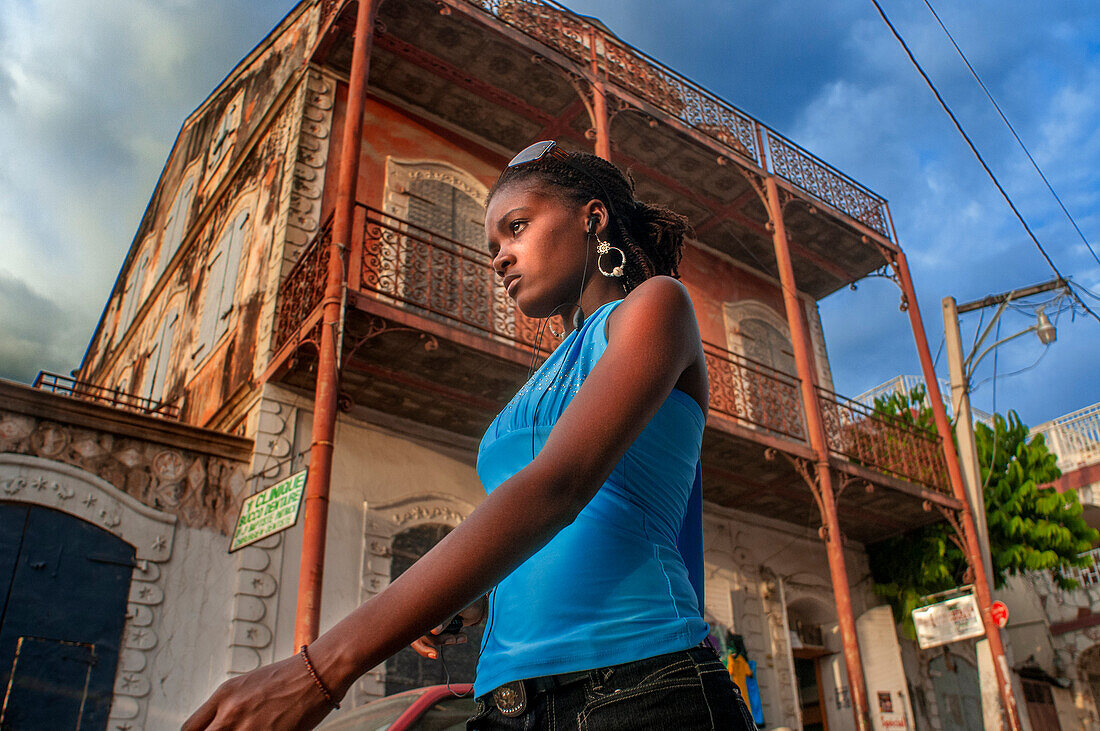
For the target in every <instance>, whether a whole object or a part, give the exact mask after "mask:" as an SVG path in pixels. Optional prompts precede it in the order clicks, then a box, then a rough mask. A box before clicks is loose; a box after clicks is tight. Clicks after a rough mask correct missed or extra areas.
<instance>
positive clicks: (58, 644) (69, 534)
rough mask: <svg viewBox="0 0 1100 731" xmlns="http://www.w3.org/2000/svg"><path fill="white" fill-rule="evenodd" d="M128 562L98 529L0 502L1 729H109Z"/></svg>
mask: <svg viewBox="0 0 1100 731" xmlns="http://www.w3.org/2000/svg"><path fill="white" fill-rule="evenodd" d="M133 566H134V549H133V547H132V546H130V545H129V544H127V543H125V542H124V541H122V540H120V539H119V538H117V537H115V536H113V535H111V534H110V533H108V532H107V531H105V530H102V529H100V528H98V527H96V526H94V525H92V524H90V523H86V522H84V521H82V520H80V519H78V518H74V517H72V516H70V515H67V514H65V513H61V512H58V511H56V510H50V509H48V508H43V507H39V506H36V505H26V504H20V503H0V688H6V689H7V692H6V693H5V695H4V699H3V706H2V707H0V728H3V729H9V728H11V729H47V728H48V729H59V730H60V729H81V730H84V729H103V728H106V727H107V716H108V714H109V712H110V709H111V696H112V689H113V685H114V677H115V669H116V667H117V665H118V652H119V645H120V643H121V639H122V629H123V624H124V623H125V621H126V601H127V596H128V594H129V591H130V575H131V573H132V571H133Z"/></svg>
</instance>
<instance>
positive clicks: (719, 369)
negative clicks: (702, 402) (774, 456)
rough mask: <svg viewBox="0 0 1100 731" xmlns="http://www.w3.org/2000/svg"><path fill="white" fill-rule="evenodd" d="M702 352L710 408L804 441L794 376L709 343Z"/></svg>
mask: <svg viewBox="0 0 1100 731" xmlns="http://www.w3.org/2000/svg"><path fill="white" fill-rule="evenodd" d="M705 355H706V359H707V373H708V375H709V376H710V408H711V409H712V410H713V411H715V412H718V413H721V414H723V415H725V416H729V417H732V418H733V419H735V420H736V421H740V422H744V423H746V424H748V425H751V426H754V427H757V428H760V429H764V430H766V431H769V432H772V433H774V434H778V435H780V436H784V437H790V438H791V439H797V440H799V441H805V439H806V429H805V426H804V424H803V421H802V399H801V397H800V396H799V385H798V383H799V382H798V379H797V378H795V377H793V376H789V375H787V374H786V373H782V372H781V371H777V370H775V369H774V368H769V367H768V366H766V365H764V364H763V363H758V362H756V361H754V360H751V359H749V358H746V357H744V356H742V355H738V354H737V353H734V352H732V351H729V350H726V349H725V348H722V347H719V346H717V345H713V344H711V343H706V344H705Z"/></svg>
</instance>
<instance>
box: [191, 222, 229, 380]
mask: <svg viewBox="0 0 1100 731" xmlns="http://www.w3.org/2000/svg"><path fill="white" fill-rule="evenodd" d="M227 258H228V254H227V253H226V251H225V241H224V239H223V240H222V241H221V242H219V244H218V246H217V248H215V249H214V254H213V257H212V258H211V259H210V263H209V264H207V265H206V285H205V290H206V291H205V292H204V294H203V303H202V323H201V324H200V325H199V337H198V340H197V341H196V343H195V355H196V357H197V358H199V359H202V358H205V357H206V356H207V355H208V354H209V353H210V351H211V350H212V349H213V347H214V332H215V328H216V327H217V324H218V317H219V314H220V313H219V307H220V305H221V296H222V285H224V284H225V260H226V259H227Z"/></svg>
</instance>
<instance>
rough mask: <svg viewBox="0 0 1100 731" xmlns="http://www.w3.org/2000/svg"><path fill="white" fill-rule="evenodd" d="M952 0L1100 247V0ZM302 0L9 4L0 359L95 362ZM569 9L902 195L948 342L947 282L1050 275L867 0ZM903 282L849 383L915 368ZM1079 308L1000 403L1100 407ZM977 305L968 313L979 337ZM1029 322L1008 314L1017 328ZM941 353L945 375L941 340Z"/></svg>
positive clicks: (849, 341) (840, 342) (1006, 170)
mask: <svg viewBox="0 0 1100 731" xmlns="http://www.w3.org/2000/svg"><path fill="white" fill-rule="evenodd" d="M386 1H387V2H398V1H399V0H386ZM933 4H934V6H935V7H936V10H937V11H938V12H939V13H940V16H941V18H942V19H943V20H944V22H945V23H946V25H947V27H948V28H949V29H950V30H951V31H952V33H953V34H954V35H955V38H956V40H957V41H958V42H959V44H960V46H961V47H962V49H963V50H964V51H965V52H966V53H967V55H968V56H969V58H970V61H971V63H972V64H973V65H974V67H975V68H976V69H977V71H978V73H979V74H981V75H982V77H983V79H984V81H985V82H986V84H987V86H988V87H989V88H990V90H991V91H992V93H993V95H994V96H995V97H996V98H997V100H998V102H999V103H1000V104H1001V106H1002V108H1003V109H1004V110H1005V112H1006V114H1007V115H1008V117H1009V119H1010V120H1011V121H1012V123H1013V124H1014V125H1015V127H1016V130H1017V132H1018V133H1019V134H1020V136H1021V138H1022V139H1023V140H1024V142H1025V144H1027V145H1028V147H1029V149H1030V150H1031V152H1032V154H1033V155H1034V156H1035V158H1036V160H1038V162H1039V164H1040V166H1041V167H1042V168H1043V170H1044V172H1045V173H1046V175H1047V177H1048V178H1049V179H1050V181H1051V183H1052V184H1053V186H1054V188H1055V190H1056V191H1058V192H1059V194H1060V195H1061V197H1062V199H1063V201H1064V202H1065V204H1066V206H1067V207H1068V208H1069V210H1070V212H1071V213H1072V214H1073V215H1074V217H1075V218H1076V220H1077V222H1078V225H1079V226H1080V227H1081V230H1082V231H1083V232H1084V235H1085V237H1086V238H1087V239H1088V240H1089V241H1090V242H1097V243H1094V244H1093V248H1094V249H1097V250H1098V253H1100V5H1098V4H1097V3H1095V2H1094V1H1093V0H1063V1H1062V2H1057V3H1048V2H1041V0H968V1H967V2H960V1H959V0H954V2H947V1H946V0H934V2H933ZM883 5H884V7H885V9H886V11H887V13H889V14H890V16H891V19H892V20H893V21H894V22H895V24H896V25H897V26H898V28H899V30H900V31H901V33H902V35H903V36H904V37H905V38H906V40H907V41H908V42H909V43H910V46H911V47H912V48H913V50H914V53H915V54H916V56H917V58H918V60H920V61H921V63H922V64H924V66H925V69H926V70H927V71H928V73H929V74H930V75H931V77H932V79H933V80H934V81H935V83H936V84H937V85H938V86H939V88H940V91H941V92H942V93H943V95H944V97H945V98H946V99H947V101H948V103H949V104H950V105H952V107H953V108H954V110H955V112H956V114H957V115H958V116H959V117H960V119H961V120H962V123H963V124H964V126H965V127H966V129H967V131H968V132H969V133H970V135H971V137H972V138H973V139H974V140H975V142H976V144H977V146H978V148H979V150H981V152H982V153H983V154H984V155H985V156H986V159H987V160H988V162H989V163H990V165H991V167H992V168H993V170H994V171H995V173H996V174H997V175H998V176H999V178H1000V179H1001V181H1002V183H1003V184H1004V185H1005V187H1006V188H1007V190H1008V191H1009V193H1010V195H1011V196H1012V197H1013V199H1014V201H1015V202H1016V203H1017V205H1018V207H1019V208H1020V210H1021V211H1022V212H1023V214H1024V216H1025V217H1026V219H1027V220H1028V222H1029V224H1031V226H1032V228H1033V229H1034V231H1035V232H1036V234H1037V236H1038V237H1039V240H1040V241H1041V242H1042V243H1043V244H1044V246H1045V247H1046V248H1047V250H1048V251H1049V252H1050V254H1051V256H1052V257H1053V258H1054V261H1055V262H1056V263H1057V264H1058V266H1059V268H1060V269H1061V270H1062V271H1063V273H1065V274H1067V275H1069V276H1071V277H1072V278H1073V279H1074V281H1076V282H1078V283H1079V284H1081V285H1083V286H1084V287H1087V288H1088V289H1090V290H1091V291H1092V292H1094V293H1096V294H1097V295H1100V263H1098V262H1097V260H1096V259H1095V258H1094V257H1093V255H1092V254H1091V253H1090V252H1089V251H1088V250H1087V249H1086V247H1085V245H1084V244H1083V243H1082V241H1081V238H1080V237H1079V236H1078V235H1077V233H1076V232H1075V231H1074V229H1073V227H1072V226H1071V224H1070V223H1069V221H1068V220H1067V219H1066V217H1065V215H1064V214H1063V213H1062V212H1061V210H1060V209H1059V208H1058V206H1057V203H1056V202H1055V200H1054V199H1053V198H1052V197H1051V195H1050V193H1049V192H1048V191H1047V190H1046V188H1045V186H1044V185H1043V183H1042V181H1041V180H1040V178H1039V177H1038V175H1037V174H1036V173H1035V171H1034V170H1033V169H1032V168H1031V166H1030V163H1029V162H1028V160H1027V158H1026V157H1025V156H1024V154H1023V152H1022V151H1021V150H1020V148H1019V147H1018V146H1017V145H1016V143H1015V141H1014V140H1013V138H1012V137H1011V135H1010V133H1009V132H1008V130H1007V129H1006V128H1005V127H1004V126H1003V124H1002V123H1001V122H1000V120H999V118H998V117H997V115H996V111H995V110H994V109H993V107H992V106H991V105H990V104H989V102H988V100H986V99H985V97H984V95H983V94H982V92H981V89H980V88H979V87H978V86H977V84H976V83H975V82H974V81H973V79H972V78H971V77H970V76H969V72H968V71H967V69H966V67H965V66H964V65H963V64H962V62H961V60H960V59H959V58H958V56H957V55H956V54H955V51H954V49H953V48H952V47H951V45H950V42H949V41H948V40H947V38H946V37H945V36H944V35H943V32H942V31H941V30H940V29H939V27H938V26H937V25H936V23H935V19H934V18H933V17H932V15H931V14H930V13H929V11H928V8H927V7H925V5H924V4H923V2H915V1H913V0H908V1H903V0H883ZM291 6H292V3H290V2H283V1H280V2H276V1H275V0H270V1H267V0H264V1H259V0H170V1H164V0H157V1H154V0H147V1H145V2H142V1H140V0H112V2H108V3H90V2H87V1H86V0H42V1H40V2H35V1H32V0H8V2H5V3H3V4H0V377H5V378H11V379H15V380H20V381H29V380H31V379H32V378H33V377H34V374H35V373H36V372H37V371H38V370H39V369H44V370H52V371H57V372H61V373H65V372H67V371H68V370H70V369H71V368H74V367H75V366H76V365H77V364H78V363H79V361H80V358H81V356H82V354H83V352H84V349H85V347H86V346H87V342H88V339H89V338H90V336H91V333H92V329H93V328H94V326H95V323H96V321H97V320H98V317H99V314H100V312H101V310H102V307H103V303H104V302H105V301H106V298H107V296H108V294H109V292H110V290H111V287H112V285H113V282H114V279H115V276H116V274H117V272H118V268H119V265H120V264H121V262H122V259H123V257H124V256H125V253H126V250H127V248H128V247H129V244H130V241H131V237H132V236H133V232H134V231H135V229H136V228H137V225H138V223H139V220H140V217H141V214H142V211H143V210H144V207H145V205H146V203H147V201H148V198H149V195H150V194H151V192H152V190H153V186H154V184H155V182H156V179H157V176H158V175H159V173H160V169H161V166H162V165H163V163H164V160H165V158H166V157H167V154H168V152H169V150H170V148H171V145H172V142H173V140H174V138H175V135H176V132H177V131H178V129H179V126H180V124H181V123H182V121H183V119H184V117H185V116H186V115H187V114H188V113H189V112H190V111H191V110H193V109H194V108H195V107H197V106H198V105H199V103H200V102H201V101H202V100H203V98H204V97H205V96H206V94H207V93H208V92H209V91H210V90H211V89H212V88H213V87H214V86H215V85H216V84H217V83H218V82H219V81H220V80H221V79H222V78H223V77H224V76H225V75H226V73H227V72H228V71H229V70H230V69H231V68H232V66H233V64H234V63H235V62H236V61H237V60H239V59H240V58H241V57H242V56H243V55H244V54H246V53H247V52H248V51H249V50H250V49H251V48H252V47H253V46H254V45H255V44H256V43H258V42H259V41H260V40H261V38H262V37H263V36H264V35H265V33H266V32H267V31H268V30H269V29H270V28H271V27H273V26H274V25H275V23H277V22H278V20H279V19H280V18H281V17H282V16H283V15H284V14H285V13H286V12H287V11H288V10H289V8H290V7H291ZM569 6H570V7H571V8H572V9H573V10H575V11H577V12H579V13H584V14H588V15H594V16H596V17H599V18H600V19H601V20H603V21H604V22H605V23H606V24H607V25H608V26H609V27H610V28H611V29H613V30H614V31H615V32H616V33H618V34H619V35H620V36H621V37H622V38H623V39H625V40H627V41H628V42H630V43H632V44H634V45H636V46H637V47H639V48H641V49H642V50H644V51H646V52H647V53H649V54H650V55H652V56H654V57H656V58H658V59H660V60H661V61H663V62H664V63H666V64H667V65H669V66H671V67H673V68H675V69H677V70H678V71H680V72H682V73H684V74H685V75H687V76H689V77H690V78H692V79H694V80H695V81H697V82H699V83H701V84H702V85H703V86H705V87H707V88H709V89H711V90H712V91H714V92H716V93H718V94H719V95H721V96H723V97H724V98H726V99H727V100H729V101H731V102H733V103H734V104H736V105H737V106H739V107H741V108H742V109H744V110H745V111H747V112H749V113H750V114H752V115H754V116H756V117H757V118H759V119H761V120H762V121H764V122H766V123H767V124H769V125H771V126H773V127H775V128H776V129H778V130H779V131H781V132H783V133H785V134H786V135H788V136H789V137H791V138H792V139H794V140H795V141H796V142H798V143H799V144H801V145H803V146H804V147H806V148H808V149H809V150H811V151H812V152H814V153H815V154H817V155H819V156H820V157H822V158H823V159H825V160H827V161H828V162H830V163H831V164H833V165H835V166H837V167H839V168H840V169H841V170H844V171H845V172H846V173H848V174H849V175H851V176H852V177H854V178H855V179H857V180H859V181H860V182H862V183H864V184H865V185H867V186H868V187H870V188H871V189H872V190H875V191H876V192H878V193H880V194H882V195H884V196H885V197H886V198H888V199H889V200H890V203H891V210H892V212H893V216H894V220H895V223H896V225H897V230H898V236H899V239H900V241H901V243H902V245H903V247H904V248H905V249H906V251H907V253H908V256H909V259H910V264H911V266H912V268H913V272H914V279H915V281H916V285H917V291H918V293H919V296H920V305H921V309H922V312H923V314H924V318H925V324H926V326H927V327H928V331H929V339H930V346H931V348H932V351H933V353H935V352H937V350H938V348H939V346H940V343H941V341H942V334H943V324H942V318H941V314H940V313H941V310H940V300H941V298H942V297H944V296H945V295H953V296H955V297H956V298H957V299H958V300H959V301H960V302H963V301H967V300H972V299H977V298H979V297H981V296H983V295H986V294H990V293H996V292H1002V291H1006V290H1009V289H1012V288H1016V287H1022V286H1026V285H1030V284H1034V283H1038V282H1042V281H1046V280H1048V279H1050V278H1051V277H1052V276H1053V275H1052V274H1051V272H1050V270H1049V269H1048V268H1047V266H1046V264H1045V263H1044V261H1043V260H1042V258H1041V256H1040V255H1039V253H1038V252H1037V251H1036V249H1035V247H1034V245H1033V244H1032V243H1031V241H1030V240H1029V239H1028V238H1027V235H1026V233H1025V232H1024V230H1023V228H1022V227H1021V226H1020V224H1019V222H1018V221H1016V220H1015V218H1014V217H1013V216H1012V214H1011V211H1010V210H1009V209H1008V207H1007V205H1006V204H1005V203H1004V201H1003V199H1001V198H1000V195H999V193H997V191H996V189H995V188H994V187H993V185H992V183H990V181H989V180H988V178H987V177H985V173H984V172H983V171H982V170H981V168H980V167H979V165H978V163H977V161H976V160H975V159H974V158H973V157H972V155H971V153H970V152H969V150H968V149H967V148H966V146H965V143H964V142H963V140H962V139H961V137H959V135H958V133H957V132H956V131H955V130H954V128H953V127H952V126H951V123H950V120H949V119H948V118H947V116H946V115H945V114H944V113H943V111H942V110H941V109H940V108H939V106H938V104H937V103H936V101H935V99H934V97H933V96H932V94H931V92H929V90H928V89H927V88H926V87H925V86H924V82H923V81H922V80H921V79H920V77H919V76H918V75H917V72H916V71H915V70H914V69H913V67H912V66H911V65H910V64H909V61H908V59H907V58H906V57H905V55H904V53H903V52H902V50H901V48H900V47H899V45H898V44H897V42H896V41H895V40H894V38H893V37H892V36H891V35H890V33H889V30H888V29H887V27H886V26H885V25H884V24H883V22H882V20H881V19H880V18H879V16H878V14H877V12H876V11H875V8H874V6H873V5H872V3H871V2H870V0H831V1H830V2H814V1H812V0H772V1H771V2H767V3H760V2H755V3H742V2H729V1H728V0H690V1H685V2H682V3H668V2H664V1H662V0H635V1H633V2H629V3H628V2H623V1H622V0H574V2H572V3H570V4H569ZM1082 297H1084V298H1085V301H1086V302H1088V303H1089V304H1090V306H1092V307H1093V308H1094V310H1096V311H1098V312H1100V300H1097V299H1090V298H1089V297H1088V295H1087V294H1082ZM897 300H898V296H897V291H896V289H895V288H894V285H893V284H892V283H890V282H889V281H887V280H883V279H869V280H866V281H864V282H862V283H861V284H860V286H859V288H858V290H857V291H855V292H852V291H848V290H845V291H843V292H840V293H837V294H835V295H833V296H832V297H830V298H828V299H826V300H824V301H823V302H822V303H821V311H822V318H823V322H824V328H825V334H826V340H827V343H828V348H829V351H830V360H831V363H832V366H833V370H834V374H835V378H836V386H837V389H838V390H839V391H840V392H841V393H845V394H848V395H855V394H858V393H861V392H862V391H864V390H866V389H868V388H871V387H873V386H875V385H877V384H879V383H881V382H883V381H886V380H888V379H889V378H891V377H892V376H894V375H897V374H899V373H918V372H919V366H918V363H917V359H916V355H915V350H914V347H913V342H912V338H911V335H910V334H909V330H908V321H907V319H906V317H905V316H904V315H903V314H902V313H900V312H898V308H897ZM1056 305H1057V303H1055V304H1053V305H1052V306H1051V308H1050V311H1051V312H1054V307H1055V306H1056ZM1078 310H1079V311H1078V312H1077V313H1074V312H1071V311H1068V310H1067V311H1064V312H1062V313H1061V315H1060V316H1059V319H1058V322H1057V325H1058V341H1057V342H1056V343H1055V344H1054V345H1053V346H1051V347H1050V348H1049V349H1048V350H1045V351H1044V349H1043V347H1042V346H1041V345H1040V344H1039V343H1038V341H1037V340H1036V339H1034V338H1033V337H1031V336H1027V337H1024V338H1020V339H1018V340H1017V341H1014V342H1013V343H1010V344H1008V345H1006V346H1004V347H1002V348H1000V349H999V350H998V358H997V363H996V366H997V373H998V376H1000V377H999V378H997V379H996V381H995V382H996V407H997V410H998V411H1005V410H1007V409H1009V408H1015V409H1017V410H1018V411H1019V412H1020V414H1021V415H1022V416H1023V418H1024V420H1025V422H1027V423H1029V424H1031V425H1035V424H1038V423H1039V422H1042V421H1045V420H1047V419H1051V418H1054V417H1057V416H1059V415H1062V414H1064V413H1067V412H1069V411H1073V410H1075V409H1078V408H1082V407H1084V406H1087V405H1090V404H1093V403H1096V402H1098V401H1100V366H1098V365H1097V364H1098V363H1100V323H1098V322H1097V321H1095V320H1092V319H1091V318H1089V317H1088V316H1082V314H1081V312H1080V308H1078ZM978 319H979V315H977V314H972V315H966V316H964V317H963V322H962V327H963V337H964V340H965V339H968V338H969V337H971V336H972V334H973V332H974V330H975V328H976V327H977V326H978ZM1032 321H1033V320H1032V318H1031V315H1028V314H1025V313H1023V312H1015V311H1014V312H1009V313H1007V314H1006V315H1005V317H1004V318H1002V325H1001V327H1002V332H1001V335H1002V336H1005V335H1009V334H1012V333H1014V332H1016V331H1018V330H1021V329H1023V328H1025V327H1027V326H1028V325H1030V324H1031V323H1032ZM1040 357H1042V359H1041V360H1039V362H1038V364H1037V365H1035V366H1034V367H1031V368H1030V369H1029V370H1025V371H1024V372H1022V373H1019V374H1016V375H1012V374H1013V372H1015V371H1019V370H1022V369H1027V368H1029V367H1030V366H1032V365H1033V364H1035V363H1036V360H1037V359H1039V358H1040ZM993 365H994V363H993V358H992V357H990V358H987V359H986V361H985V362H984V363H983V367H982V369H981V371H980V373H979V374H978V376H977V378H976V381H979V382H980V381H983V380H984V381H985V382H984V383H981V385H980V386H978V387H977V389H976V391H975V394H974V403H975V406H977V407H979V408H983V409H987V410H989V409H991V408H992V406H993V401H992V400H993V395H994V389H993V383H994V382H993V381H991V380H986V379H989V378H991V377H992V375H993ZM938 368H939V372H940V375H941V376H942V377H946V375H947V368H946V356H945V355H942V354H941V355H940V356H939V360H938Z"/></svg>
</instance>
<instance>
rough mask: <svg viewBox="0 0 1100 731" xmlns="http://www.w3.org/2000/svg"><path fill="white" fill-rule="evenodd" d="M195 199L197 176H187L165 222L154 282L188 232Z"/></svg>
mask: <svg viewBox="0 0 1100 731" xmlns="http://www.w3.org/2000/svg"><path fill="white" fill-rule="evenodd" d="M194 197H195V176H194V174H192V175H189V176H187V178H186V179H185V180H184V181H183V184H182V185H180V187H179V190H178V191H177V192H176V197H175V199H174V200H173V201H172V207H171V208H170V209H169V210H168V218H167V220H165V222H164V236H163V238H162V239H161V242H160V254H159V255H158V257H157V266H156V270H155V273H154V274H153V281H156V280H157V279H159V278H160V275H161V273H162V272H163V271H164V269H165V268H166V267H167V266H168V262H170V261H171V260H172V257H173V256H175V254H176V250H177V249H179V247H180V243H181V242H182V241H183V235H184V233H186V231H187V219H188V214H189V213H190V212H191V201H192V200H194Z"/></svg>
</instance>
